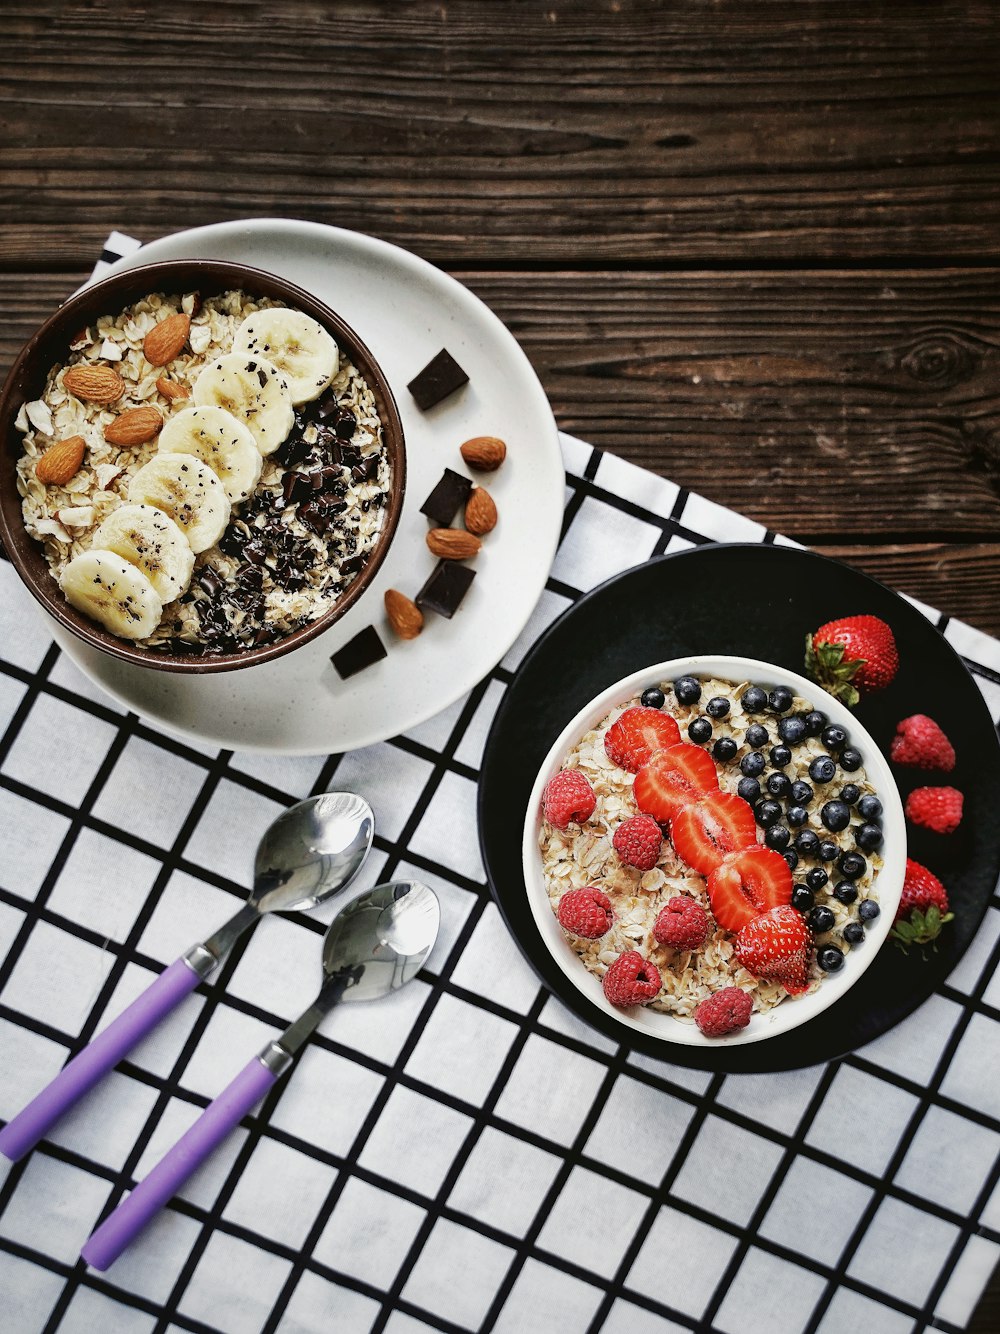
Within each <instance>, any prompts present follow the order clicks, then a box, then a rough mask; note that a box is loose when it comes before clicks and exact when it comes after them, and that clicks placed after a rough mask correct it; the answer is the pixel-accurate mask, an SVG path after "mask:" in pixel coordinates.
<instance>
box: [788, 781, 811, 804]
mask: <svg viewBox="0 0 1000 1334" xmlns="http://www.w3.org/2000/svg"><path fill="white" fill-rule="evenodd" d="M792 799H793V801H797V802H799V803H800V804H801V805H803V806H808V805H809V803H810V802H811V801H812V799H813V790H812V788H811V787H810V786H809V784H808V783H803V782H802V780H801V779H799V780H798V781H797V782H794V783H793V784H792Z"/></svg>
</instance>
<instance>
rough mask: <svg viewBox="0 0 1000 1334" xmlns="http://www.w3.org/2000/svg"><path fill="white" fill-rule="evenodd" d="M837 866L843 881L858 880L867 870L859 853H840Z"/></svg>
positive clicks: (865, 863) (866, 865)
mask: <svg viewBox="0 0 1000 1334" xmlns="http://www.w3.org/2000/svg"><path fill="white" fill-rule="evenodd" d="M837 865H838V866H839V867H840V873H841V875H842V876H843V877H844V879H845V880H860V879H861V877H862V876H863V875H864V873H865V872H866V871H867V870H868V863H867V862H866V861H865V859H864V857H862V856H861V853H860V852H844V853H841V855H840V857H839V859H838V861H837Z"/></svg>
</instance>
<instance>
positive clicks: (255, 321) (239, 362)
mask: <svg viewBox="0 0 1000 1334" xmlns="http://www.w3.org/2000/svg"><path fill="white" fill-rule="evenodd" d="M265 354H266V355H265ZM339 362H340V355H339V352H338V350H337V344H336V343H335V342H334V340H333V339H332V338H331V337H330V335H329V334H328V333H327V331H326V330H325V329H324V328H323V327H322V326H321V325H320V324H317V322H316V321H315V320H313V319H310V318H309V317H308V316H306V315H303V314H301V312H299V311H293V310H286V309H284V308H279V307H275V308H274V309H268V310H261V311H257V312H256V313H255V314H254V315H251V316H249V317H248V318H247V319H246V320H244V322H243V324H242V325H241V326H240V328H239V329H238V330H237V333H236V339H235V342H234V350H233V351H232V352H230V353H227V354H226V355H225V356H222V357H218V358H217V359H216V360H215V361H213V362H211V363H209V365H208V366H206V367H205V369H204V370H203V371H202V372H201V374H200V375H199V376H198V379H197V380H196V381H195V385H194V391H193V400H194V404H195V406H193V407H190V408H184V409H182V410H181V411H180V412H178V413H177V414H175V415H174V416H172V417H170V418H169V419H168V420H167V422H166V424H165V426H164V427H163V430H162V431H161V432H160V436H159V441H158V453H157V454H156V455H155V457H153V458H152V459H150V460H149V462H148V463H146V464H145V465H144V466H143V467H141V468H140V469H139V470H138V472H136V473H135V475H134V476H133V477H132V479H131V481H130V482H129V488H128V502H127V503H126V504H124V505H120V506H119V507H118V508H117V509H116V510H113V511H112V513H111V514H110V515H109V516H108V518H107V519H105V520H104V522H103V523H102V524H101V526H100V527H99V528H98V530H97V532H96V533H95V534H94V538H93V544H92V546H91V548H90V550H89V551H84V552H82V553H81V554H80V555H79V556H76V557H74V559H73V560H71V561H70V562H69V564H68V565H67V566H66V568H65V569H64V570H63V572H62V576H61V578H60V581H59V582H60V586H61V588H62V591H63V593H64V595H65V597H66V600H67V601H68V602H69V603H70V604H71V605H72V606H74V607H76V608H77V610H78V611H82V612H83V613H84V615H86V616H89V617H91V618H92V619H93V620H95V621H98V622H100V624H101V625H103V626H104V627H105V628H106V629H108V630H110V631H111V632H112V633H113V634H116V635H120V636H121V637H122V638H123V639H145V638H146V637H147V636H148V635H150V634H152V632H153V631H154V630H155V629H156V627H157V626H158V625H159V623H160V618H161V616H162V614H163V608H164V607H165V606H166V605H167V604H168V603H170V602H173V601H174V599H175V598H178V597H180V596H181V594H183V593H184V592H185V591H186V590H187V588H188V586H189V585H190V583H191V576H192V572H193V570H194V558H195V555H196V553H198V552H201V551H206V550H207V549H208V548H209V547H211V546H214V545H215V543H216V542H218V540H219V538H220V537H221V536H222V534H223V533H224V532H225V531H226V526H227V524H228V523H229V517H230V513H231V507H232V505H236V504H239V503H240V502H241V501H243V500H246V499H247V497H248V496H250V495H251V493H252V492H253V490H254V488H255V487H256V485H257V483H258V481H259V480H260V474H261V469H262V467H263V462H264V457H265V456H266V455H268V454H272V453H273V452H274V451H275V450H276V449H277V448H278V446H279V445H280V444H281V443H282V441H284V440H285V439H286V437H287V436H288V433H289V431H290V430H291V429H292V423H293V421H294V419H295V412H294V407H295V405H297V404H300V403H305V402H308V401H310V400H311V399H314V398H318V397H319V395H320V394H321V393H322V392H323V390H324V389H326V388H327V386H328V385H329V384H330V382H331V381H332V380H333V377H334V376H335V375H336V373H337V370H338V368H339Z"/></svg>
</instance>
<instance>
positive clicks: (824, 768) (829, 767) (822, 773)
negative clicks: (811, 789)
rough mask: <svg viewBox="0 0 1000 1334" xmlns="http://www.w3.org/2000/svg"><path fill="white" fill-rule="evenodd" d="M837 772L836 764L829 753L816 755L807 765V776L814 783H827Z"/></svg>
mask: <svg viewBox="0 0 1000 1334" xmlns="http://www.w3.org/2000/svg"><path fill="white" fill-rule="evenodd" d="M836 772H837V766H836V765H835V764H834V762H833V760H832V759H831V758H830V756H829V755H817V756H816V758H815V759H814V760H813V762H812V764H810V766H809V777H810V778H811V779H812V780H813V782H814V783H829V782H831V781H832V780H833V776H834V774H835V773H836Z"/></svg>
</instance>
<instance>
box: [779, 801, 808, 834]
mask: <svg viewBox="0 0 1000 1334" xmlns="http://www.w3.org/2000/svg"><path fill="white" fill-rule="evenodd" d="M785 819H786V820H787V821H788V823H789V824H790V825H793V826H794V827H795V828H796V829H798V827H799V825H803V824H805V822H806V821H807V820H808V819H809V812H808V811H807V810H806V808H805V807H804V806H789V808H788V810H787V811H785Z"/></svg>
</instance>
